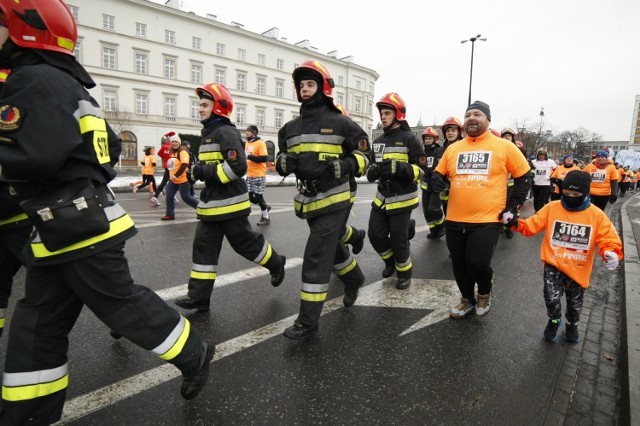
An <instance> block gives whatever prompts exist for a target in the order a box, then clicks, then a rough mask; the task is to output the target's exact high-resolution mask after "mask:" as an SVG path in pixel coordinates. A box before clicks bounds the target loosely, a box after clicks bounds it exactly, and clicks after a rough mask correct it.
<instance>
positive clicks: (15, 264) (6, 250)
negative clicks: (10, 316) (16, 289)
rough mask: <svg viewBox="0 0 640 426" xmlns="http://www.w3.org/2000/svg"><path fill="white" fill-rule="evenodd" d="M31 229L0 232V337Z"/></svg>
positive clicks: (25, 227)
mask: <svg viewBox="0 0 640 426" xmlns="http://www.w3.org/2000/svg"><path fill="white" fill-rule="evenodd" d="M31 229H32V227H31V226H23V227H20V228H9V229H5V230H2V231H0V336H2V331H3V330H4V322H5V315H6V310H7V306H9V296H11V287H12V286H13V276H14V275H15V274H16V273H17V272H18V270H19V269H20V267H21V266H22V265H24V248H25V246H26V244H27V240H28V239H29V235H31Z"/></svg>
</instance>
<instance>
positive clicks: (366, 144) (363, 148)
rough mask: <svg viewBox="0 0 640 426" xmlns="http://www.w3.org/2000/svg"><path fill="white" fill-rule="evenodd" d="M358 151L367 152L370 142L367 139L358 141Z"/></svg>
mask: <svg viewBox="0 0 640 426" xmlns="http://www.w3.org/2000/svg"><path fill="white" fill-rule="evenodd" d="M358 149H359V150H360V151H367V150H368V149H369V141H368V140H366V139H360V140H359V141H358Z"/></svg>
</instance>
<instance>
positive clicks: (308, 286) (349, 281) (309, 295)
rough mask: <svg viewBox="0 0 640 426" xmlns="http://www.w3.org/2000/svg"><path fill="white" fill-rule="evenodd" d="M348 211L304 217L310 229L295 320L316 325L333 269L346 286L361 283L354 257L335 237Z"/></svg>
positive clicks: (347, 216) (343, 223) (355, 285)
mask: <svg viewBox="0 0 640 426" xmlns="http://www.w3.org/2000/svg"><path fill="white" fill-rule="evenodd" d="M349 211H350V209H348V208H344V209H340V210H338V211H334V212H330V213H326V214H324V215H321V216H316V217H312V218H309V219H307V225H309V231H310V232H309V238H308V239H307V245H306V247H305V250H304V260H303V262H302V287H301V291H300V314H299V315H298V322H299V323H301V324H303V325H305V326H307V327H315V326H317V325H318V320H319V319H320V314H321V313H322V307H323V306H324V302H325V300H326V299H327V292H328V291H329V281H330V280H331V272H332V270H333V271H335V272H336V275H337V276H338V278H339V279H340V280H341V281H342V283H343V284H344V286H345V288H349V287H350V286H354V287H360V286H361V285H362V283H364V275H363V274H362V271H361V270H360V267H359V266H358V264H357V262H356V260H355V258H354V257H353V256H352V255H351V253H350V252H349V249H348V248H347V247H346V246H345V245H344V244H342V243H341V242H340V241H339V239H338V237H339V236H340V233H341V232H342V231H343V229H344V227H345V225H346V223H347V219H348V218H349Z"/></svg>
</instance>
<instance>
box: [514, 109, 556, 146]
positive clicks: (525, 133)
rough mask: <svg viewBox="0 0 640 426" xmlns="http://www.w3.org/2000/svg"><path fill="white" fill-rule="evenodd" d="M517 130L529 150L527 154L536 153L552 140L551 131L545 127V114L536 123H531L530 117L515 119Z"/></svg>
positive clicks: (518, 137) (519, 137)
mask: <svg viewBox="0 0 640 426" xmlns="http://www.w3.org/2000/svg"><path fill="white" fill-rule="evenodd" d="M514 124H515V127H516V131H517V132H518V136H517V139H519V140H520V141H521V142H522V143H523V144H524V147H525V149H526V151H527V155H535V153H536V151H537V150H538V149H539V148H542V147H544V146H546V145H547V144H548V143H549V142H550V136H551V131H550V130H547V129H546V128H545V123H544V116H541V117H540V121H539V122H538V123H535V124H529V121H528V119H526V118H525V119H522V120H516V121H515V123H514Z"/></svg>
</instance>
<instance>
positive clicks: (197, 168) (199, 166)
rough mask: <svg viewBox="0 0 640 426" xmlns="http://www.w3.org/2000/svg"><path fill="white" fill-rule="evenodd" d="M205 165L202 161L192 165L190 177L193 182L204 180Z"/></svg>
mask: <svg viewBox="0 0 640 426" xmlns="http://www.w3.org/2000/svg"><path fill="white" fill-rule="evenodd" d="M205 164H206V163H205V162H204V161H200V162H198V163H196V164H194V165H193V167H192V168H191V176H193V178H194V179H195V180H204V166H205Z"/></svg>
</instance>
